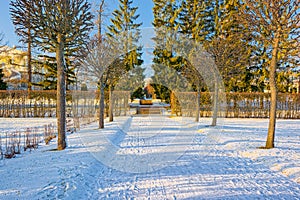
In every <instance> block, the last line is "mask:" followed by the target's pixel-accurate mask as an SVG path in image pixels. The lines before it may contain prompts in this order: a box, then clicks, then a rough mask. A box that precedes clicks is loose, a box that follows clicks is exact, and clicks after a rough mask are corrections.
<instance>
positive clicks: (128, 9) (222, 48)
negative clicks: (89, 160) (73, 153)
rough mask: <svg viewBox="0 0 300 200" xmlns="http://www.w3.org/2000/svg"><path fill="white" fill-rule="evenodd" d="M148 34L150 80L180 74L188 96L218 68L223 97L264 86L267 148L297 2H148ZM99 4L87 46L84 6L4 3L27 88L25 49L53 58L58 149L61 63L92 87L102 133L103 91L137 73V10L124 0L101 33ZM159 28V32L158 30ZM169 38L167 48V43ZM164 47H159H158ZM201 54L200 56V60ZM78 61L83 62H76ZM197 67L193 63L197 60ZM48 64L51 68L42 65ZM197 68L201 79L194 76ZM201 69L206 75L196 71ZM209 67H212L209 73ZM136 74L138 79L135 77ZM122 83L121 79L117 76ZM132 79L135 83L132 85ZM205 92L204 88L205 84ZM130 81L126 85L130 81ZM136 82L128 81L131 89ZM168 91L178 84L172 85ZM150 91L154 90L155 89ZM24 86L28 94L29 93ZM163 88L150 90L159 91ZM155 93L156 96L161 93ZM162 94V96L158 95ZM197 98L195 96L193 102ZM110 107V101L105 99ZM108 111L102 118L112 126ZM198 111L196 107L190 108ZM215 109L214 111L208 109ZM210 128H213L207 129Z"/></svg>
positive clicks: (295, 36)
mask: <svg viewBox="0 0 300 200" xmlns="http://www.w3.org/2000/svg"><path fill="white" fill-rule="evenodd" d="M153 2H154V8H153V13H154V22H153V26H154V28H155V30H156V37H155V38H154V42H155V44H156V46H155V48H154V51H153V54H154V60H153V63H154V64H153V69H154V71H155V72H156V73H155V75H154V77H153V79H154V80H155V79H156V80H159V79H161V78H167V79H168V78H169V77H164V76H176V74H181V75H183V76H184V77H185V78H186V79H187V80H188V82H189V84H188V85H184V86H183V87H189V88H191V90H194V91H198V94H200V91H201V90H206V89H207V88H210V89H211V90H214V91H215V97H214V99H215V102H214V104H215V107H216V108H217V100H218V96H217V91H218V90H219V87H220V85H219V82H220V80H218V81H216V80H217V78H216V77H210V78H211V79H212V80H215V82H216V83H210V85H209V86H208V85H207V81H205V80H207V79H209V77H208V74H209V73H210V72H214V71H215V69H214V68H216V69H218V70H219V72H220V73H221V75H222V78H223V80H224V84H225V88H226V89H227V90H228V91H249V90H251V91H259V90H260V86H261V85H263V84H262V82H263V81H264V80H266V79H267V80H268V82H269V85H270V90H271V94H272V95H271V98H272V106H271V112H270V124H269V133H268V135H269V137H268V140H267V143H266V147H267V148H272V147H274V133H275V116H276V98H277V84H276V79H278V78H279V77H280V76H277V75H276V72H277V71H278V70H279V69H281V68H284V69H288V68H290V67H294V66H297V61H299V58H298V56H299V37H300V33H299V25H300V23H299V21H300V19H299V3H298V0H266V1H262V0H259V1H256V0H244V1H239V0H205V1H196V0H187V1H176V0H164V1H163V0H153ZM104 4H105V1H104V0H100V4H99V10H98V13H97V14H98V22H97V25H98V33H97V36H95V37H94V38H92V40H88V35H89V32H90V30H91V29H92V28H93V26H94V23H93V21H92V19H93V16H92V14H91V11H90V8H91V6H90V4H89V3H88V2H87V0H66V1H58V0H50V1H36V0H16V1H12V2H11V15H12V19H13V23H14V24H15V25H16V32H17V33H18V34H19V35H20V36H21V40H22V41H23V42H25V43H26V44H27V46H28V48H27V49H28V57H29V59H28V74H29V83H30V82H31V59H30V58H31V49H32V47H34V48H38V49H39V50H42V51H45V52H48V55H50V56H49V57H51V56H52V57H55V65H56V71H57V96H58V102H57V105H58V108H57V109H58V133H59V134H58V136H59V137H58V149H64V148H65V147H66V144H65V91H66V80H65V77H66V73H67V74H69V73H68V72H67V70H66V69H67V67H66V66H67V64H66V61H67V60H68V59H69V60H70V61H80V63H81V64H82V66H84V70H85V71H86V72H87V74H89V75H90V76H91V77H94V80H95V81H96V82H97V83H98V85H99V88H100V91H101V92H100V94H101V98H100V112H99V113H100V116H99V119H100V120H99V127H100V128H103V127H104V123H103V120H104V90H105V89H107V90H108V91H109V94H110V96H111V94H112V90H113V89H114V88H115V87H116V85H117V83H118V82H120V80H122V81H123V80H124V77H126V78H129V77H133V74H132V72H133V71H132V69H137V70H136V71H137V72H139V73H140V74H142V73H143V70H142V69H138V67H139V66H140V65H141V64H142V62H143V61H142V60H141V55H142V51H141V48H142V47H141V46H140V45H139V39H140V38H141V36H140V27H141V25H142V24H141V23H138V22H137V20H138V17H139V15H138V14H137V13H136V11H137V9H138V8H137V7H134V6H133V1H132V0H119V8H118V9H116V10H115V11H114V12H113V13H112V19H111V25H110V26H108V27H107V29H108V30H107V32H106V33H103V26H104V24H103V19H104V18H105V15H104ZM161 30H163V31H161ZM170 32H171V33H172V32H178V33H181V34H182V35H184V38H185V39H187V40H190V41H194V42H195V43H196V44H200V45H201V46H203V48H204V50H205V52H207V53H208V54H209V55H210V56H209V59H211V58H212V60H209V59H208V57H207V59H206V61H207V60H209V62H208V63H210V62H211V61H213V65H209V64H208V63H204V64H203V66H198V68H197V67H196V66H195V65H194V63H195V62H196V61H197V60H194V63H193V62H192V60H190V59H189V58H188V57H184V55H180V53H178V52H175V51H174V48H173V47H174V44H172V42H174V41H176V42H177V43H176V44H175V45H180V41H179V43H178V40H179V38H176V37H177V36H176V35H172V34H169V35H168V34H166V33H170ZM170 38H171V43H170V40H169V39H170ZM161 44H164V45H165V47H167V48H165V49H164V48H162V46H161ZM205 56H206V54H203V57H205ZM83 58H84V59H83ZM198 62H199V60H198ZM50 63H53V62H50ZM163 65H164V66H168V67H170V69H172V70H171V71H168V72H167V74H163V73H162V72H161V71H160V70H161V69H162V67H163ZM199 67H202V71H204V74H201V73H199ZM205 67H206V69H207V70H206V71H205V70H204V69H203V68H205ZM211 68H213V69H211ZM141 72H142V73H141ZM122 77H123V78H122ZM136 80H138V79H135V81H136ZM204 82H205V83H206V86H205V83H204ZM133 83H134V81H133ZM135 84H136V83H135ZM174 84H175V86H176V85H177V84H181V83H174ZM158 87H160V86H159V85H158ZM30 88H31V87H30V85H29V90H30ZM163 89H164V88H161V90H157V91H163ZM161 93H163V92H161ZM160 95H162V94H160ZM198 99H199V98H198ZM110 102H112V101H110ZM111 108H112V105H110V112H109V113H110V120H113V116H112V109H111ZM197 108H198V109H199V102H198V103H197ZM214 110H216V109H214ZM213 125H215V122H214V123H213Z"/></svg>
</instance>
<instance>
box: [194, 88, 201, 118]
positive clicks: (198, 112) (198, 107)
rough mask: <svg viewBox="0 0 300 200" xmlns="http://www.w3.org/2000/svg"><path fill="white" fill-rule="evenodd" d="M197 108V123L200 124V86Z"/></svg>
mask: <svg viewBox="0 0 300 200" xmlns="http://www.w3.org/2000/svg"><path fill="white" fill-rule="evenodd" d="M196 98H197V106H196V119H195V121H196V122H199V116H200V88H199V85H198V87H197V97H196Z"/></svg>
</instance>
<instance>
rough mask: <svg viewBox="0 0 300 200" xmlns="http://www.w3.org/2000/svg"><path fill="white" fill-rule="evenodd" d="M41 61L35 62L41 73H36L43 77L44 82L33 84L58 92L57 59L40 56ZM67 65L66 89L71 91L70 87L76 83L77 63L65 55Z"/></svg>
mask: <svg viewBox="0 0 300 200" xmlns="http://www.w3.org/2000/svg"><path fill="white" fill-rule="evenodd" d="M39 58H40V60H39V61H34V63H35V64H36V65H39V66H40V67H39V68H40V72H35V74H38V75H40V76H42V77H43V79H42V81H40V82H38V83H32V84H33V85H36V86H40V87H42V88H43V90H56V89H57V64H56V58H55V57H52V56H47V55H43V56H39ZM65 64H66V66H65V67H66V89H67V90H69V88H70V86H71V85H72V84H74V83H75V82H76V77H75V72H74V71H75V68H76V63H75V61H73V59H71V58H70V57H69V56H68V55H67V54H66V55H65Z"/></svg>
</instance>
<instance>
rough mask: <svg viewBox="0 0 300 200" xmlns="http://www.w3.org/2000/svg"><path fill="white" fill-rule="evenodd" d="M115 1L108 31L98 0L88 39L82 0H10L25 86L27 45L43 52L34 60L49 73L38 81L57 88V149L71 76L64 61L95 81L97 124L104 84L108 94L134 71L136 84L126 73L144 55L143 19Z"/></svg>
mask: <svg viewBox="0 0 300 200" xmlns="http://www.w3.org/2000/svg"><path fill="white" fill-rule="evenodd" d="M119 3H120V6H119V8H118V9H117V10H115V11H114V12H113V18H112V19H111V22H112V23H111V25H110V26H108V27H107V28H108V31H107V32H106V33H105V34H103V31H102V30H103V26H104V25H103V21H104V20H103V19H104V17H105V15H104V6H105V1H104V0H101V1H100V4H99V10H98V12H97V14H98V22H97V26H98V33H97V35H96V36H95V37H92V38H91V39H89V35H90V31H91V30H92V28H93V27H94V25H95V24H94V22H93V15H92V13H91V5H90V3H89V2H88V1H87V0H66V1H58V0H50V1H36V0H16V1H11V3H10V5H11V7H10V12H11V16H12V20H13V23H14V25H15V27H16V33H17V34H18V35H19V36H20V38H21V42H23V43H26V44H27V47H28V48H27V50H28V77H29V80H28V82H29V84H28V90H29V91H30V90H31V85H32V80H31V79H32V70H31V68H32V63H33V61H32V58H31V57H32V55H31V54H32V53H31V52H32V48H37V49H38V50H39V51H42V52H46V56H45V55H43V61H42V62H41V63H36V64H40V65H43V66H46V68H47V69H48V72H49V73H50V75H49V77H48V78H49V79H48V78H47V77H46V80H44V81H43V83H38V84H43V86H44V89H56V90H57V126H58V149H59V150H62V149H64V148H65V147H66V141H65V132H66V130H65V127H66V125H65V121H66V116H65V109H66V108H65V105H66V96H65V94H66V85H67V84H66V83H67V82H68V80H72V76H73V74H71V71H72V70H71V71H68V70H69V68H68V66H80V67H82V69H80V70H81V71H84V72H85V73H86V75H87V76H88V77H89V78H90V79H92V80H93V81H95V82H97V84H98V87H99V89H100V106H99V108H100V112H99V113H100V116H99V128H104V100H105V98H104V90H105V89H107V90H108V91H109V96H110V99H111V96H112V91H113V89H114V87H115V86H116V85H117V83H118V81H119V80H120V79H121V77H122V76H126V77H128V78H129V77H131V78H132V77H135V78H134V79H135V80H138V81H139V83H138V84H141V82H142V81H141V79H138V78H137V77H136V76H134V74H133V73H128V72H129V71H130V70H132V69H133V68H136V69H135V71H137V72H138V74H140V75H141V74H142V73H143V69H142V68H140V67H139V66H140V65H141V64H142V62H143V61H142V60H141V55H142V53H141V46H139V45H138V41H139V39H140V30H139V27H140V26H141V25H142V24H141V23H137V22H136V21H137V19H138V17H139V15H137V14H136V11H137V7H134V6H133V5H132V4H133V2H132V1H129V0H120V1H119ZM71 62H73V63H75V64H73V63H71ZM70 63H71V64H70ZM78 63H79V65H77V64H78ZM54 73H56V74H54ZM66 77H67V79H66ZM142 77H143V76H142ZM68 78H69V79H68ZM55 84H56V85H55ZM109 104H110V106H109V118H110V121H112V120H113V115H112V113H113V112H112V101H110V102H109Z"/></svg>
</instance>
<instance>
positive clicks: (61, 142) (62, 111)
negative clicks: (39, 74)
mask: <svg viewBox="0 0 300 200" xmlns="http://www.w3.org/2000/svg"><path fill="white" fill-rule="evenodd" d="M56 62H57V132H58V133H57V134H58V138H57V149H58V150H63V149H65V148H66V146H67V144H66V80H65V64H64V37H63V35H62V34H58V35H57V47H56Z"/></svg>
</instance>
